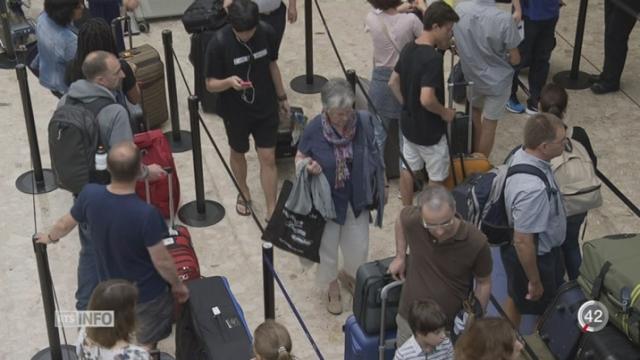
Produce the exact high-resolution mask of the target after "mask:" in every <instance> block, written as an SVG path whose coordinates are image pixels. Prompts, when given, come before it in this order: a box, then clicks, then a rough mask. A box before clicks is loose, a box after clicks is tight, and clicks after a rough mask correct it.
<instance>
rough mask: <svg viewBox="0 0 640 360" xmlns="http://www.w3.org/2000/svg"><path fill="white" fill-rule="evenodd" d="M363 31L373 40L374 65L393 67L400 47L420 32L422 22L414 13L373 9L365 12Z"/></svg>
mask: <svg viewBox="0 0 640 360" xmlns="http://www.w3.org/2000/svg"><path fill="white" fill-rule="evenodd" d="M383 24H384V25H386V28H387V30H386V31H385V26H384V25H383ZM365 31H367V32H368V33H369V34H371V40H373V64H374V66H376V67H378V66H380V67H394V66H395V65H396V62H398V57H399V56H400V51H401V50H402V48H403V47H404V46H405V45H406V44H407V43H408V42H409V41H413V40H414V39H415V38H417V37H418V36H419V35H420V34H421V33H422V22H421V21H420V19H418V17H417V16H415V15H414V14H403V13H397V14H394V15H389V14H386V13H384V12H382V11H380V10H377V9H375V10H372V11H370V12H369V13H368V14H367V17H366V19H365ZM387 33H388V34H389V35H387ZM389 37H391V39H389ZM392 41H393V42H392ZM396 48H397V49H396Z"/></svg>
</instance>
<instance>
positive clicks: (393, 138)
mask: <svg viewBox="0 0 640 360" xmlns="http://www.w3.org/2000/svg"><path fill="white" fill-rule="evenodd" d="M374 121H378V120H374ZM399 123H400V122H399V121H398V120H391V121H389V125H388V126H387V141H386V142H385V143H384V149H383V150H384V167H385V173H386V174H387V179H396V178H399V177H400V151H401V149H400V136H399V132H400V129H399V126H398V125H399Z"/></svg>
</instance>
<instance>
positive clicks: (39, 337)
mask: <svg viewBox="0 0 640 360" xmlns="http://www.w3.org/2000/svg"><path fill="white" fill-rule="evenodd" d="M303 3H304V1H299V4H298V8H299V19H300V21H299V22H298V23H296V24H293V25H289V26H288V27H287V31H286V33H285V38H284V41H283V45H282V49H281V54H280V60H279V64H280V68H281V70H282V73H283V78H284V80H285V81H286V82H287V83H288V82H289V81H290V80H291V79H292V78H293V77H295V76H297V75H300V74H303V73H304V69H305V64H304V55H303V54H304V26H303V21H302V20H303V13H302V12H303ZM578 3H579V2H578V1H569V2H567V4H568V5H567V6H566V7H565V8H564V9H563V10H562V17H561V19H560V22H559V24H558V32H559V36H558V45H557V48H556V50H555V51H554V54H553V59H552V67H551V73H552V74H554V73H556V72H557V71H560V70H565V69H568V68H569V66H570V62H571V53H572V48H571V46H570V44H571V43H573V39H574V31H575V24H576V16H577V13H578ZM320 4H321V6H322V9H323V11H324V14H325V16H326V17H327V22H328V24H329V26H330V29H331V30H332V34H333V36H334V38H335V40H336V45H337V47H338V48H339V49H340V51H341V55H342V58H343V61H344V63H345V64H346V66H347V67H348V68H353V69H355V70H356V71H357V72H358V74H360V75H361V76H364V77H369V73H370V71H371V44H370V39H369V37H368V35H367V34H366V33H365V32H364V31H363V19H364V15H365V14H366V12H367V11H369V6H368V4H367V3H366V2H364V1H353V0H323V1H320ZM41 9H42V1H41V0H40V1H35V0H34V1H33V4H32V9H31V13H32V15H37V13H38V12H39V11H40V10H41ZM314 14H315V16H314V33H313V41H314V55H315V56H314V57H315V58H314V60H315V62H314V65H315V70H316V72H317V73H319V74H321V75H324V76H327V77H332V76H341V71H340V67H339V65H338V62H337V61H336V57H335V55H334V53H333V52H332V50H331V48H330V45H329V41H328V38H327V36H326V32H325V30H324V29H323V28H322V25H321V22H320V19H319V18H318V16H317V13H316V12H315V11H314ZM602 15H603V0H595V1H591V2H590V5H589V14H588V21H587V28H586V33H585V41H584V46H583V54H584V56H585V58H583V61H582V67H583V69H585V70H586V71H588V72H594V71H595V70H596V69H595V68H594V66H595V67H596V68H600V67H601V64H602V43H603V39H602V33H603V20H602V17H603V16H602ZM163 29H171V30H172V31H173V36H174V46H175V51H176V53H177V56H178V58H179V60H180V62H181V64H182V66H183V68H184V70H185V72H186V73H187V78H188V79H190V82H191V78H192V67H191V65H190V64H189V62H188V60H187V55H188V52H189V40H188V35H187V34H186V33H185V31H184V29H183V27H182V24H181V23H180V21H179V20H171V21H160V22H152V23H151V32H150V33H149V34H143V35H140V36H136V37H135V38H134V44H136V45H140V44H143V43H150V44H151V45H153V46H155V47H156V48H158V49H161V47H162V42H161V31H162V30H163ZM563 39H567V40H568V42H565V41H564V40H563ZM639 40H640V31H638V29H636V31H635V33H634V34H633V35H632V38H631V40H630V41H629V45H630V48H631V50H630V53H629V56H628V61H627V68H626V70H625V73H624V79H623V83H622V87H623V89H624V92H619V93H615V94H610V95H605V96H595V95H593V94H592V93H591V92H590V91H589V90H583V91H570V97H571V98H570V104H569V110H568V122H569V123H570V124H577V125H581V126H583V127H585V128H586V129H587V131H588V132H589V134H590V136H591V139H592V142H593V144H594V147H595V149H596V151H597V153H598V155H599V158H600V168H601V170H602V171H603V172H604V173H605V174H607V175H608V176H609V177H610V178H611V179H612V180H613V181H614V182H615V183H616V184H617V185H618V186H619V187H620V189H621V190H622V191H624V192H625V193H626V194H627V195H628V196H629V197H630V198H631V199H632V200H634V201H635V202H636V203H640V187H639V186H638V184H637V182H636V181H637V178H638V177H640V170H639V169H640V160H638V159H639V157H638V156H637V154H638V151H639V150H640V142H638V137H639V136H640V115H639V111H640V105H638V103H640V61H639V60H638V59H639V58H640V46H639V45H638V44H640V41H639ZM161 52H162V51H161ZM591 64H594V65H591ZM178 76H179V75H178ZM177 83H178V85H177V90H178V94H179V106H180V121H181V126H182V127H183V129H188V128H189V121H188V115H187V105H186V100H187V90H186V87H185V86H184V84H183V83H182V81H181V80H180V79H178V82H177ZM0 84H1V86H0V99H2V100H0V119H2V124H3V126H4V129H5V130H4V131H2V132H0V144H1V145H0V146H2V147H3V149H4V150H3V151H2V165H1V166H2V167H1V169H2V173H1V175H0V194H4V196H3V198H4V201H3V206H2V212H1V216H0V229H2V231H3V233H4V236H6V238H5V240H4V241H3V242H2V244H3V247H2V248H3V250H2V251H0V293H1V294H2V296H0V314H2V318H1V319H0V359H25V358H29V357H31V356H32V355H33V354H35V353H36V352H37V351H38V350H39V349H42V348H43V347H46V346H47V334H46V330H45V327H44V316H43V311H42V301H41V298H40V290H39V289H40V288H39V284H38V276H37V270H36V264H35V257H34V253H33V247H32V246H31V244H30V238H31V235H32V234H33V233H34V222H33V216H32V198H31V196H29V195H25V194H23V193H20V192H18V191H17V190H16V188H15V185H14V182H15V179H16V178H17V177H18V176H19V175H20V174H21V173H23V172H25V171H27V170H29V169H30V161H29V146H28V143H27V136H26V130H25V123H24V116H23V112H22V104H21V102H20V92H19V89H18V85H17V82H16V75H15V73H14V72H13V71H11V70H2V71H0ZM29 84H30V88H31V97H32V101H33V106H34V109H33V110H34V114H35V120H36V126H37V132H38V136H39V143H40V152H41V156H42V161H43V164H44V165H45V167H46V166H49V155H48V147H47V141H46V139H47V130H46V129H47V123H48V120H49V118H50V116H51V114H52V112H53V109H54V108H55V104H56V99H55V98H54V97H53V96H52V95H51V94H50V93H49V92H48V91H46V90H45V89H43V88H42V87H41V86H40V85H39V84H38V82H37V79H36V78H34V77H33V76H31V77H30V79H29ZM191 87H192V88H193V86H191ZM288 93H289V99H290V103H291V104H292V105H298V106H302V107H303V108H304V111H305V113H306V114H307V115H310V116H313V115H315V114H316V113H317V112H318V111H319V110H320V102H319V96H318V95H301V94H297V93H295V92H293V91H291V90H289V91H288ZM204 117H205V121H206V123H207V124H208V126H209V128H210V129H211V131H212V133H213V137H214V139H215V140H216V142H217V144H218V145H219V146H220V148H221V150H222V152H223V154H224V156H225V157H227V156H228V147H227V143H226V137H225V135H224V130H223V127H222V124H221V122H220V120H219V118H218V117H216V116H212V115H205V116H204ZM524 120H525V117H524V116H523V115H511V114H509V115H507V116H506V117H505V118H504V119H503V120H502V121H501V122H500V125H499V129H498V136H497V139H496V146H495V151H494V154H493V156H492V160H494V161H495V162H500V161H501V160H502V159H503V158H504V155H506V153H507V151H508V150H509V149H511V148H512V147H513V146H515V145H516V144H517V143H518V142H519V141H520V138H521V132H522V127H523V124H524ZM168 126H169V124H168V123H167V124H166V125H165V128H168ZM202 143H203V159H204V160H203V162H204V180H205V192H206V197H207V198H208V199H213V200H217V201H219V202H221V203H222V204H223V205H224V207H225V208H226V209H227V214H226V216H225V218H224V219H223V220H222V221H221V222H220V223H218V224H216V225H214V226H211V227H208V228H199V229H198V228H192V229H191V233H192V235H193V239H194V242H195V246H196V249H197V251H198V255H199V257H200V261H201V267H202V272H203V273H204V274H205V275H225V276H227V277H228V278H229V280H230V282H231V287H232V289H233V291H234V293H235V294H236V295H237V297H238V300H239V301H240V303H241V304H242V306H243V308H244V311H245V314H246V316H247V320H248V322H249V325H250V327H251V328H254V327H255V326H257V325H258V324H259V323H260V322H261V321H262V319H263V304H262V280H261V261H260V234H259V232H258V230H257V227H256V226H255V225H254V224H253V223H252V220H251V219H249V218H245V217H240V216H237V215H236V213H235V211H234V204H235V199H236V190H235V189H234V188H233V185H232V183H231V181H230V180H229V178H228V176H227V174H226V173H225V170H224V168H223V166H222V164H221V162H220V159H219V158H218V157H217V155H216V153H215V151H214V150H213V147H212V145H211V143H210V142H209V140H208V139H207V138H206V137H204V136H203V139H202ZM175 160H176V163H177V167H178V172H179V175H180V181H181V187H182V203H186V202H188V201H191V200H193V199H194V197H195V193H194V188H193V184H194V178H193V168H192V154H191V152H185V153H180V154H176V155H175ZM248 161H249V167H250V170H249V179H250V187H251V189H252V191H253V193H254V201H255V203H256V205H257V208H258V211H259V212H261V211H263V209H264V200H263V198H262V197H261V196H260V192H259V189H260V187H259V181H258V167H257V159H256V156H255V154H254V153H250V154H249V155H248ZM279 168H280V173H281V178H285V177H291V174H292V162H291V160H284V161H281V162H280V163H279ZM391 184H392V185H391V186H392V189H391V195H392V196H390V198H389V199H390V202H389V204H388V206H387V210H386V211H385V214H386V217H385V220H384V226H383V228H382V229H374V230H372V231H371V243H370V255H369V257H370V259H379V258H383V257H388V256H391V255H393V254H394V247H395V246H394V240H393V231H392V224H393V221H394V218H395V215H396V214H397V213H398V211H399V208H400V202H399V200H398V199H397V196H396V194H397V191H398V190H397V182H396V181H392V182H391ZM604 197H605V199H604V205H603V206H602V208H601V209H598V210H596V211H593V212H592V213H591V214H590V216H589V219H588V228H587V236H586V238H587V239H591V238H595V237H598V236H601V235H604V234H610V233H619V232H640V223H639V222H638V220H637V218H636V217H635V216H634V215H633V214H631V212H630V211H629V210H627V209H626V208H625V207H624V205H623V204H622V203H621V202H620V201H619V200H618V199H616V198H615V197H614V195H613V194H612V193H611V192H610V191H608V190H605V191H604ZM71 201H72V200H71V196H70V194H69V193H67V192H65V191H62V190H56V191H54V192H51V193H48V194H43V195H38V196H36V197H35V204H36V210H37V222H36V223H37V227H38V229H47V228H48V227H49V226H51V224H52V222H53V221H55V220H56V219H57V218H58V217H59V216H61V215H63V214H64V213H65V212H66V211H68V210H69V207H70V205H71ZM259 218H260V219H262V218H263V216H259ZM78 249H79V242H78V238H77V233H76V232H75V231H74V232H72V233H71V234H70V235H69V236H67V237H66V238H64V239H63V240H62V241H61V242H60V243H59V244H58V245H55V246H51V247H50V248H49V260H50V264H51V271H52V276H53V280H54V284H55V288H56V291H57V294H58V300H59V302H60V308H61V309H63V310H70V309H73V305H74V297H73V294H74V291H75V281H76V265H77V258H78V257H77V254H78ZM275 257H276V261H275V266H276V268H277V270H278V272H279V274H280V276H281V278H282V280H283V282H284V283H285V285H286V287H287V289H288V291H289V293H290V295H291V297H292V299H293V301H294V302H295V303H296V305H297V306H298V310H299V311H300V313H301V314H302V317H303V318H304V319H305V322H306V323H307V325H308V327H309V330H310V331H311V333H312V334H313V336H314V338H315V339H316V341H317V343H318V345H319V348H320V349H321V351H322V352H323V354H324V356H325V358H327V359H340V358H341V357H342V354H343V347H344V336H343V333H342V324H343V323H344V320H345V318H346V317H347V315H348V313H349V312H348V311H347V312H345V313H344V314H342V315H340V316H333V315H329V314H328V313H327V312H326V310H325V308H324V303H323V299H324V298H325V295H324V293H323V292H322V289H320V288H318V287H317V286H316V284H315V283H314V281H313V279H314V276H313V274H314V271H313V269H307V268H304V267H303V266H301V265H300V263H299V261H298V260H296V259H295V258H294V257H293V256H291V255H288V254H285V253H282V252H280V251H276V254H275ZM276 294H277V295H276V304H277V309H276V313H277V318H278V320H279V321H282V322H283V323H284V324H286V325H287V326H288V328H289V329H290V332H291V333H292V336H293V340H294V350H295V353H296V354H298V355H299V356H300V358H302V359H311V358H313V357H314V355H313V350H312V349H311V346H310V345H309V342H308V341H307V340H306V338H305V336H304V334H303V332H302V330H301V328H300V326H299V325H298V324H297V322H296V320H295V317H294V316H293V313H292V312H291V310H290V309H289V307H288V305H287V303H286V302H285V300H284V298H283V297H282V295H281V292H280V291H279V290H276ZM343 301H344V305H345V308H346V309H349V308H350V306H351V299H350V298H349V297H348V296H343ZM66 336H67V340H68V341H69V342H72V341H73V340H74V339H75V330H74V329H68V331H67V334H66ZM160 347H161V348H162V349H163V350H165V351H168V352H173V349H174V338H173V336H172V337H170V338H169V339H167V340H165V341H163V342H162V343H161V344H160Z"/></svg>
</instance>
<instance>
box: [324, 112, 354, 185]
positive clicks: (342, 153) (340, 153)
mask: <svg viewBox="0 0 640 360" xmlns="http://www.w3.org/2000/svg"><path fill="white" fill-rule="evenodd" d="M356 123H357V121H356V116H355V114H354V116H353V117H352V118H351V119H350V120H349V122H348V123H347V127H346V131H345V133H344V135H341V134H340V133H338V131H337V130H336V129H335V128H334V127H333V125H331V122H330V121H329V119H328V118H327V115H326V114H323V115H322V135H323V136H324V138H325V139H327V141H328V142H329V143H330V144H331V145H333V154H334V155H335V157H336V182H335V187H336V189H339V188H343V187H344V185H345V181H347V180H349V178H350V177H351V176H350V174H349V167H348V166H347V160H348V159H353V138H354V137H355V135H356Z"/></svg>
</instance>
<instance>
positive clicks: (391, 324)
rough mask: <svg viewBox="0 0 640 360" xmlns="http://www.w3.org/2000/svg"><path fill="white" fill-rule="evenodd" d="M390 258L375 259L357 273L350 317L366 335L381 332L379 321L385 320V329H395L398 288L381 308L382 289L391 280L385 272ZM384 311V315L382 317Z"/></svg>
mask: <svg viewBox="0 0 640 360" xmlns="http://www.w3.org/2000/svg"><path fill="white" fill-rule="evenodd" d="M392 260H393V257H390V258H386V259H382V260H376V261H372V262H368V263H365V264H362V265H360V267H359V268H358V271H357V272H356V286H355V290H354V293H353V315H354V316H355V318H356V321H357V322H358V325H359V326H360V328H361V329H362V330H363V331H364V332H365V333H367V334H377V333H378V331H380V325H381V324H380V319H384V320H385V324H384V326H385V328H386V329H395V328H396V314H397V313H398V306H399V304H400V288H399V287H398V288H395V289H393V291H391V293H389V296H388V299H387V301H386V303H385V304H384V307H383V301H382V299H381V297H380V293H381V289H382V288H383V287H384V286H386V285H388V284H390V283H392V282H393V278H392V277H391V275H390V274H387V269H388V268H389V264H391V261H392ZM383 308H384V309H385V311H386V314H381V312H382V310H383Z"/></svg>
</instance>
